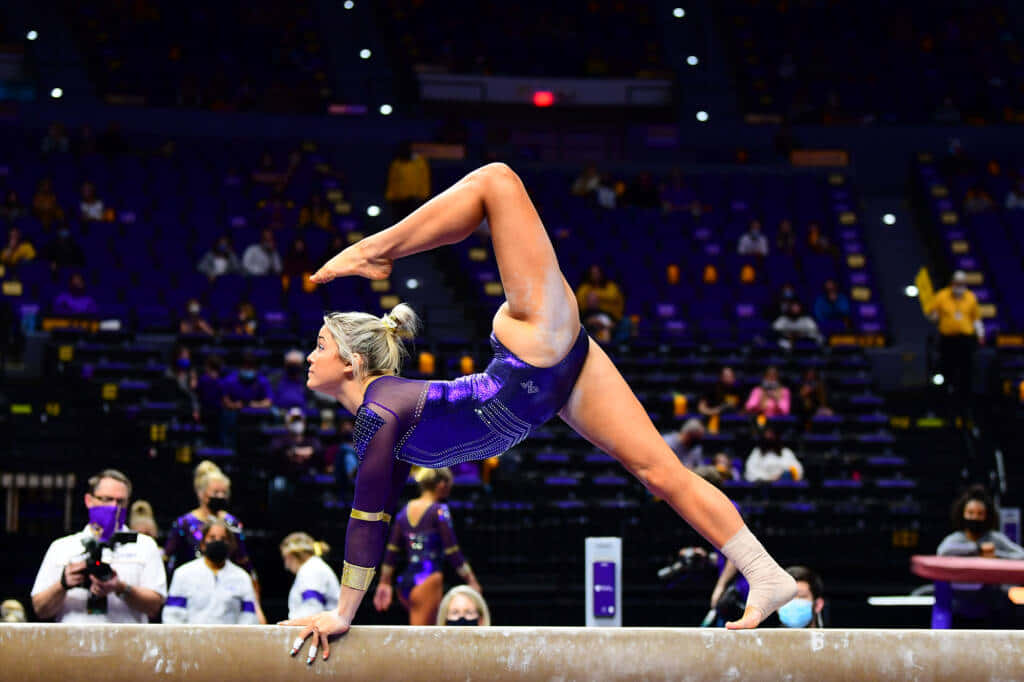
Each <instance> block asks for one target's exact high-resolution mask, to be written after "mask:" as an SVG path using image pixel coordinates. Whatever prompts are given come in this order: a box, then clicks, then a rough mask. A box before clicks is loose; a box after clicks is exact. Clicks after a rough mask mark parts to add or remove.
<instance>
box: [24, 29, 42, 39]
mask: <svg viewBox="0 0 1024 682" xmlns="http://www.w3.org/2000/svg"><path fill="white" fill-rule="evenodd" d="M25 37H26V38H27V39H28V40H35V39H36V38H38V37H39V32H38V31H29V32H28V33H26V34H25Z"/></svg>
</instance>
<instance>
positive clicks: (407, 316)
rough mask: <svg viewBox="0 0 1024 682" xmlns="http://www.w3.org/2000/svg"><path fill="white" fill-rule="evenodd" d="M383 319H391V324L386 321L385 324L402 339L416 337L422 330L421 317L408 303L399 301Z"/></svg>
mask: <svg viewBox="0 0 1024 682" xmlns="http://www.w3.org/2000/svg"><path fill="white" fill-rule="evenodd" d="M382 319H386V320H389V322H390V324H387V323H386V324H385V326H388V327H389V329H391V330H392V331H394V333H395V335H396V336H398V337H399V338H401V339H414V338H416V334H417V333H418V332H419V330H420V318H419V316H418V315H416V311H415V310H413V309H412V307H411V306H410V305H409V304H407V303H399V304H398V305H396V306H395V307H394V308H392V309H391V312H390V313H388V314H387V315H385V316H384V318H382ZM390 325H393V327H391V326H390Z"/></svg>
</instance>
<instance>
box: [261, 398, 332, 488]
mask: <svg viewBox="0 0 1024 682" xmlns="http://www.w3.org/2000/svg"><path fill="white" fill-rule="evenodd" d="M284 424H285V428H287V429H288V433H286V434H285V435H283V436H279V437H278V438H275V439H274V440H273V441H272V442H271V444H270V452H271V454H272V455H273V456H274V459H275V469H277V470H278V471H279V472H280V473H281V474H283V475H287V474H292V475H294V474H306V473H309V472H311V471H323V470H324V448H323V445H322V444H321V443H320V439H319V438H317V437H316V436H314V435H312V434H311V433H310V432H309V430H308V429H307V428H306V415H305V413H304V412H303V411H302V408H301V407H293V408H291V409H290V410H288V414H287V415H286V416H285V418H284Z"/></svg>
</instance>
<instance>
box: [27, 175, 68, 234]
mask: <svg viewBox="0 0 1024 682" xmlns="http://www.w3.org/2000/svg"><path fill="white" fill-rule="evenodd" d="M32 214H33V215H34V216H35V217H36V218H37V219H38V220H39V222H40V223H42V224H43V227H44V228H46V229H49V228H50V226H51V225H53V224H54V223H62V222H64V210H63V209H62V208H61V207H60V205H59V204H58V203H57V194H56V193H55V192H54V191H53V180H51V179H50V178H43V179H42V180H40V181H39V184H38V185H37V186H36V193H35V196H33V197H32Z"/></svg>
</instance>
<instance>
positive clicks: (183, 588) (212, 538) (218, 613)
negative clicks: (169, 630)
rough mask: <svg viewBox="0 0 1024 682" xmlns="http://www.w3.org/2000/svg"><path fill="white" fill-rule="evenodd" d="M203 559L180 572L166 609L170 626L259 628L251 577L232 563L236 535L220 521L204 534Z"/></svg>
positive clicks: (206, 526)
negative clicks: (241, 626)
mask: <svg viewBox="0 0 1024 682" xmlns="http://www.w3.org/2000/svg"><path fill="white" fill-rule="evenodd" d="M200 535H201V538H202V540H201V541H200V543H199V551H200V553H201V554H202V557H200V558H197V559H193V560H192V561H189V562H187V563H186V564H184V565H182V566H181V567H180V568H178V570H177V571H175V572H174V576H173V577H172V578H171V587H170V589H169V590H168V591H167V604H166V605H165V606H164V611H163V622H164V623H165V624H167V625H181V624H186V623H187V624H190V625H200V624H201V625H256V624H257V623H258V622H259V619H258V617H257V615H256V592H255V590H254V589H253V583H252V580H251V579H250V577H249V574H248V573H246V572H245V571H244V570H243V569H242V568H241V567H239V566H237V565H235V564H234V563H232V562H231V561H230V560H229V559H228V555H230V554H231V550H232V549H233V548H234V547H235V546H236V543H237V541H236V540H235V536H234V534H233V533H232V532H231V530H230V529H229V528H228V525H227V524H226V523H225V522H224V521H221V520H220V519H211V520H210V521H208V522H206V523H205V524H204V525H203V527H202V530H201V531H200Z"/></svg>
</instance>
